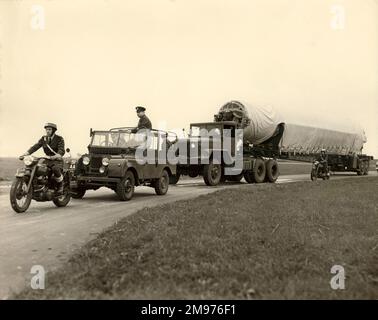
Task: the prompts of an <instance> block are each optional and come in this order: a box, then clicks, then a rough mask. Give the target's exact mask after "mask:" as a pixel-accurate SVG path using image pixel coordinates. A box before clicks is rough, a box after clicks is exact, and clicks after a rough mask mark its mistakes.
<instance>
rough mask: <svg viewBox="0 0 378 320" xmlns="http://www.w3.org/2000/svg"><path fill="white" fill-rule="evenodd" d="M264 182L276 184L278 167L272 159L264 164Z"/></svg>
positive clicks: (278, 173)
mask: <svg viewBox="0 0 378 320" xmlns="http://www.w3.org/2000/svg"><path fill="white" fill-rule="evenodd" d="M265 166H266V181H269V182H272V183H273V182H276V181H277V179H278V176H279V175H280V169H279V167H278V163H277V161H276V160H274V159H269V160H268V161H267V162H266V165H265Z"/></svg>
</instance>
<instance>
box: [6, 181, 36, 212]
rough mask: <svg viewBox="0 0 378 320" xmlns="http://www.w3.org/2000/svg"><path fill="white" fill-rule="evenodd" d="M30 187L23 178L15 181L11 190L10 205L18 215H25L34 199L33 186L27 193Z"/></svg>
mask: <svg viewBox="0 0 378 320" xmlns="http://www.w3.org/2000/svg"><path fill="white" fill-rule="evenodd" d="M27 187H28V185H27V183H26V181H25V180H24V179H22V178H17V179H16V180H14V181H13V183H12V186H11V189H10V194H9V196H10V203H11V206H12V209H13V210H14V211H15V212H17V213H24V212H25V211H26V210H28V208H29V206H30V203H31V201H32V197H33V186H30V189H29V192H28V193H26V189H27Z"/></svg>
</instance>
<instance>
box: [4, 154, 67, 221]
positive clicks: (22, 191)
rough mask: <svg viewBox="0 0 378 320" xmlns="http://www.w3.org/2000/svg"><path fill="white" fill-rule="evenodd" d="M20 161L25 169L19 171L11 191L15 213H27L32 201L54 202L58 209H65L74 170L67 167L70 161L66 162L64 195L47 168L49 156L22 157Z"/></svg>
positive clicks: (11, 201)
mask: <svg viewBox="0 0 378 320" xmlns="http://www.w3.org/2000/svg"><path fill="white" fill-rule="evenodd" d="M67 152H69V149H67ZM20 160H23V161H24V164H25V167H24V168H21V169H18V170H17V173H16V179H15V180H14V181H13V183H12V186H11V189H10V203H11V206H12V208H13V210H14V211H15V212H17V213H23V212H25V211H26V210H27V209H28V208H29V206H30V203H31V200H36V201H38V202H42V201H52V202H53V203H54V204H55V205H56V206H57V207H65V206H66V205H67V204H68V203H69V202H70V200H71V193H70V181H71V177H72V169H71V168H70V167H69V168H66V166H65V165H66V164H67V163H69V162H70V161H64V165H63V194H58V193H57V187H58V183H57V182H56V181H55V180H54V179H51V176H52V172H51V169H50V168H49V167H48V166H47V160H50V157H49V156H44V157H34V156H25V157H20Z"/></svg>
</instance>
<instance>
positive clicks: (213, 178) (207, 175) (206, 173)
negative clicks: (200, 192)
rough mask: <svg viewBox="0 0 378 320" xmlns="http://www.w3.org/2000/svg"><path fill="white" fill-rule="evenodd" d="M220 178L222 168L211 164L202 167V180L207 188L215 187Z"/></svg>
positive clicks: (211, 162)
mask: <svg viewBox="0 0 378 320" xmlns="http://www.w3.org/2000/svg"><path fill="white" fill-rule="evenodd" d="M221 178H222V166H221V165H220V164H215V163H213V160H211V161H210V164H206V165H204V167H203V180H204V181H205V183H206V185H208V186H216V185H218V184H219V182H220V180H221Z"/></svg>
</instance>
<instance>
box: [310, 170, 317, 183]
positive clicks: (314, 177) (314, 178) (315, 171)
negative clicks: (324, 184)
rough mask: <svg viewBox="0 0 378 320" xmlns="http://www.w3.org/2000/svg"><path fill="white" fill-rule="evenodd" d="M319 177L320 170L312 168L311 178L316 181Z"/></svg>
mask: <svg viewBox="0 0 378 320" xmlns="http://www.w3.org/2000/svg"><path fill="white" fill-rule="evenodd" d="M317 179H318V172H317V170H314V169H312V170H311V180H312V181H316V180H317Z"/></svg>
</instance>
